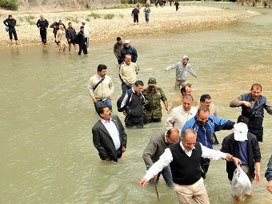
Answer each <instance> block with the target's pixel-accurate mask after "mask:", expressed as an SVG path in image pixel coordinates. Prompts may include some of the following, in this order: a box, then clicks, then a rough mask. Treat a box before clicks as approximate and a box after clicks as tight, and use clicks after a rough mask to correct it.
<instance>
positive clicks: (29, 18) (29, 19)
mask: <svg viewBox="0 0 272 204" xmlns="http://www.w3.org/2000/svg"><path fill="white" fill-rule="evenodd" d="M34 18H35V17H34V16H25V20H26V21H27V22H28V23H29V25H35V24H36V23H35V22H34V21H33V20H34Z"/></svg>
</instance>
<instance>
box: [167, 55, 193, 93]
mask: <svg viewBox="0 0 272 204" xmlns="http://www.w3.org/2000/svg"><path fill="white" fill-rule="evenodd" d="M188 62H189V57H188V56H186V55H184V56H183V57H182V59H181V62H178V63H177V64H174V65H171V66H169V67H167V68H165V71H168V70H171V69H175V70H176V84H175V88H176V89H178V90H180V88H181V86H185V81H186V79H187V77H188V73H190V74H192V75H193V76H194V77H195V78H197V76H196V73H195V72H194V70H193V68H192V66H191V64H189V63H188Z"/></svg>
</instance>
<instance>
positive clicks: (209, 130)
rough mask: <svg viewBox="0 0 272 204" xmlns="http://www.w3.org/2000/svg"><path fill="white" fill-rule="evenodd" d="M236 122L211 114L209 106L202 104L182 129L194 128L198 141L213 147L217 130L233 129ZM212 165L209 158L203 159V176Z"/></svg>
mask: <svg viewBox="0 0 272 204" xmlns="http://www.w3.org/2000/svg"><path fill="white" fill-rule="evenodd" d="M233 126H234V122H232V121H230V120H227V119H224V118H219V117H216V116H214V115H212V114H210V110H209V108H207V107H206V106H200V107H199V108H198V110H197V114H196V116H195V117H193V118H191V119H190V120H188V121H187V122H186V123H185V125H184V126H183V128H182V130H181V132H182V131H184V130H186V129H193V130H195V132H196V133H197V141H198V142H199V143H200V144H202V145H203V146H205V147H208V148H211V149H212V135H213V134H214V132H215V131H219V130H231V129H232V128H233ZM209 166H210V160H209V159H206V158H205V159H204V158H203V159H201V168H202V173H203V174H202V177H203V178H205V177H206V173H207V172H208V169H209Z"/></svg>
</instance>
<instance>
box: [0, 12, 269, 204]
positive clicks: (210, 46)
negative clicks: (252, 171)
mask: <svg viewBox="0 0 272 204" xmlns="http://www.w3.org/2000/svg"><path fill="white" fill-rule="evenodd" d="M265 12H266V13H267V14H266V15H264V16H259V17H256V18H253V19H248V20H246V21H245V22H243V23H240V24H238V25H235V26H231V27H226V28H224V29H219V30H214V31H206V32H197V33H186V34H180V35H177V34H175V35H167V36H156V37H148V38H144V39H143V38H141V39H140V38H132V39H131V40H132V44H133V45H135V47H136V48H137V49H138V53H139V61H138V62H139V65H140V69H141V70H140V73H139V78H140V79H142V80H144V82H145V83H146V82H147V80H148V78H149V77H150V76H151V75H152V76H154V77H156V78H157V81H158V83H159V85H160V86H161V87H162V88H163V90H164V91H165V93H167V97H168V99H169V101H172V100H174V99H175V98H176V96H177V93H176V92H174V90H173V86H174V83H173V81H174V78H175V72H174V71H172V72H167V73H166V72H164V71H163V70H164V68H165V67H166V66H168V65H169V64H172V63H176V62H177V61H178V60H179V59H180V57H181V56H182V55H183V54H187V55H188V56H189V57H190V62H191V64H192V66H193V68H194V69H195V70H196V72H197V74H198V78H197V79H195V78H193V77H190V78H189V82H190V83H192V84H193V91H194V97H195V98H196V99H197V100H198V99H199V96H200V95H201V94H203V93H210V94H211V95H212V97H213V100H214V103H215V104H216V105H217V107H218V108H219V115H220V116H222V117H226V118H229V119H232V120H236V118H237V116H238V115H239V112H240V110H239V109H238V108H237V109H231V108H229V107H228V104H229V102H230V101H231V100H232V99H233V98H235V97H237V96H239V95H240V94H242V93H244V92H247V91H248V90H249V88H250V85H251V84H252V83H253V82H259V83H261V84H263V86H264V91H263V93H264V95H265V96H267V98H268V99H269V101H271V100H272V93H271V91H270V90H271V88H272V83H271V77H272V76H271V62H272V60H271V59H272V54H271V47H272V41H271V34H272V33H271V32H272V24H271V21H270V19H271V11H268V10H267V11H265ZM112 46H113V45H112V43H103V44H101V43H99V44H95V45H92V46H91V49H90V52H89V55H88V56H87V57H86V56H81V57H79V56H77V55H76V53H64V54H63V53H58V52H57V51H56V49H55V48H53V47H36V48H31V49H29V48H11V49H7V50H1V51H0V54H1V55H0V58H1V65H0V66H1V69H0V83H1V90H0V97H1V101H0V112H1V116H0V128H1V138H0V142H1V161H0V162H1V163H0V164H1V167H2V168H1V170H0V171H1V172H0V173H1V184H0V190H1V192H2V193H1V198H0V201H1V203H157V200H156V194H155V190H154V187H153V186H148V187H147V188H145V189H140V188H138V187H137V182H138V180H139V178H141V177H142V176H143V174H144V172H145V167H144V163H143V161H142V158H141V155H142V151H143V148H144V146H145V145H146V143H147V141H148V140H149V138H150V136H152V135H154V134H156V133H158V132H159V131H160V130H163V129H164V122H162V123H158V124H149V125H147V126H146V127H145V128H144V129H142V130H135V129H132V130H127V133H128V148H127V152H126V155H125V158H124V159H122V160H120V162H118V163H112V164H108V163H105V162H102V161H100V160H99V158H98V155H97V152H96V150H95V149H94V147H93V144H92V140H91V139H92V136H91V131H90V130H91V127H92V126H93V124H94V123H95V122H96V121H97V119H98V117H97V115H96V114H95V112H94V108H93V105H92V103H91V100H90V97H89V95H88V90H87V82H88V79H89V77H90V76H91V75H93V74H94V73H95V72H96V67H97V65H98V64H99V63H105V64H107V65H108V67H109V70H108V74H109V75H110V76H111V77H112V78H113V82H114V84H115V93H116V94H115V99H114V100H115V101H114V103H116V99H117V98H118V96H119V95H120V93H121V90H120V85H119V84H120V81H119V78H118V68H117V66H116V60H115V58H114V56H113V53H112ZM114 112H115V113H117V111H116V109H115V110H114ZM119 116H120V118H122V119H123V118H124V117H123V116H122V115H121V114H119ZM165 118H166V113H165V112H164V117H163V121H165ZM264 127H265V130H264V141H265V142H264V144H262V145H261V148H262V153H263V161H264V162H263V164H262V175H264V174H263V173H264V170H265V165H266V164H265V163H266V162H267V160H268V157H269V156H270V154H271V149H272V148H271V146H272V145H271V144H272V142H271V139H270V137H271V136H270V135H271V132H272V129H271V116H269V115H268V114H265V120H264ZM227 134H229V131H223V132H220V133H218V137H219V140H220V141H222V138H223V137H224V136H226V135H227ZM216 148H217V149H218V148H220V146H218V147H216ZM205 183H206V186H207V189H208V193H209V195H210V198H211V203H220V204H221V203H226V204H228V203H232V199H231V196H230V186H229V184H228V180H227V174H226V172H225V163H224V161H217V162H212V165H211V167H210V170H209V173H208V177H207V179H206V181H205ZM159 191H160V196H161V202H160V203H176V202H177V200H176V197H175V195H174V193H173V192H171V191H169V190H168V189H167V188H166V186H165V184H164V181H163V180H161V181H160V183H159ZM269 196H270V197H269ZM270 198H271V195H269V194H268V193H267V192H266V190H265V179H264V178H263V181H262V183H261V184H260V185H259V186H257V187H255V189H254V197H253V198H252V199H251V200H250V201H247V202H246V203H254V204H256V203H258V204H261V203H269V202H270V200H271V199H270Z"/></svg>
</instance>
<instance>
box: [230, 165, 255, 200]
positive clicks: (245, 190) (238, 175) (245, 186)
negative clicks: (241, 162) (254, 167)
mask: <svg viewBox="0 0 272 204" xmlns="http://www.w3.org/2000/svg"><path fill="white" fill-rule="evenodd" d="M251 188H252V186H251V182H250V180H249V178H248V176H247V175H246V173H245V172H244V171H243V169H241V167H237V168H236V169H235V171H234V173H233V178H232V181H231V194H232V196H233V197H235V196H239V195H245V194H249V193H250V192H251Z"/></svg>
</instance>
